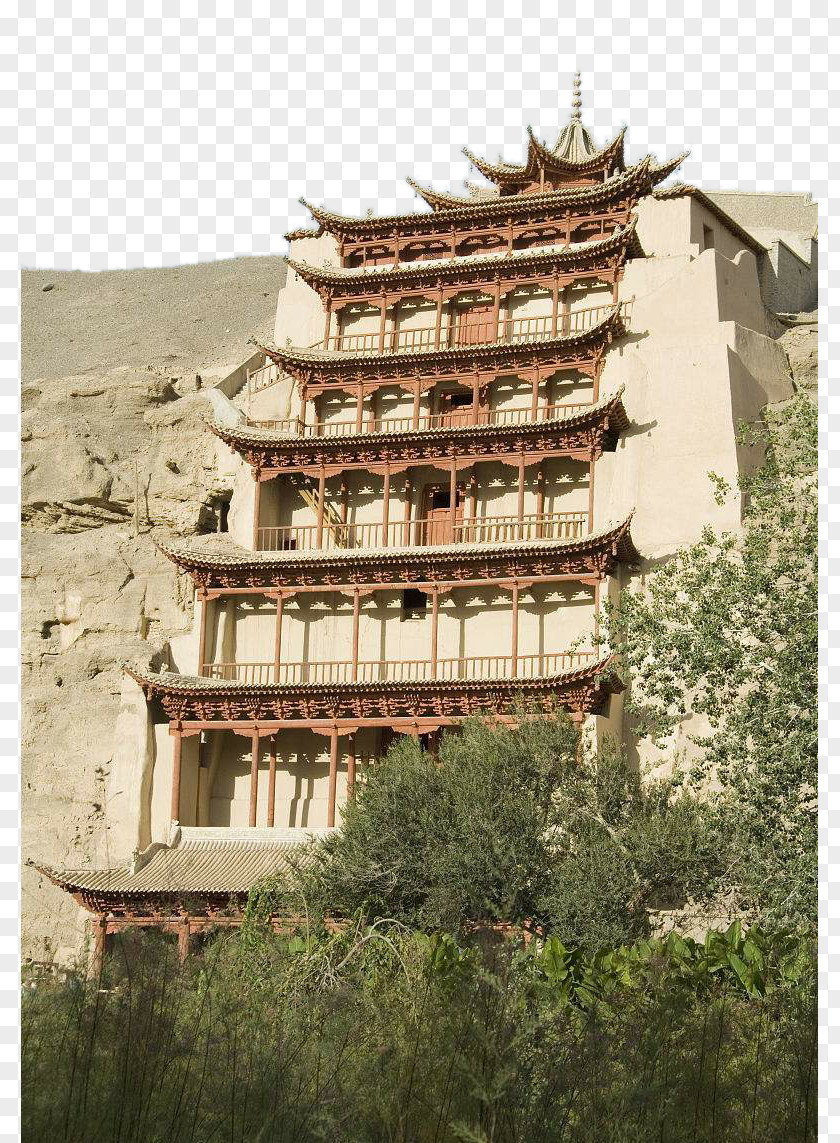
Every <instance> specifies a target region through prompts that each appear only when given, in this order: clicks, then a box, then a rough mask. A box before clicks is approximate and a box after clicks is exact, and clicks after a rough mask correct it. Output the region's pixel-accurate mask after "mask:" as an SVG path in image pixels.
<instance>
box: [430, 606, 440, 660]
mask: <svg viewBox="0 0 840 1143" xmlns="http://www.w3.org/2000/svg"><path fill="white" fill-rule="evenodd" d="M439 594H440V592H439V590H438V587H437V584H435V586H434V587H433V588H432V655H431V665H432V670H431V677H432V678H433V679H435V678H437V661H438V603H439V599H438V596H439Z"/></svg>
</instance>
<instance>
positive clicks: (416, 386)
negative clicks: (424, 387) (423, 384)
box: [411, 326, 440, 432]
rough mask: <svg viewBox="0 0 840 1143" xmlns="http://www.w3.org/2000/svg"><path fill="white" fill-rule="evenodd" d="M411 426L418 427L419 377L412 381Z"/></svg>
mask: <svg viewBox="0 0 840 1143" xmlns="http://www.w3.org/2000/svg"><path fill="white" fill-rule="evenodd" d="M437 340H438V341H440V326H438V331H437ZM411 427H412V428H413V429H414V431H415V432H417V430H418V429H419V428H420V378H419V377H418V378H417V380H416V381H415V382H414V407H413V409H412V410H411Z"/></svg>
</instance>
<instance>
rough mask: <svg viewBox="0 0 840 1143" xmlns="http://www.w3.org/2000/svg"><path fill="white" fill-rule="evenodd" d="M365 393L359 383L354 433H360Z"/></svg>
mask: <svg viewBox="0 0 840 1143" xmlns="http://www.w3.org/2000/svg"><path fill="white" fill-rule="evenodd" d="M364 407H365V391H364V389H363V388H362V385H361V382H359V391H358V392H357V393H356V432H357V433H360V432H361V431H362V417H363V416H364Z"/></svg>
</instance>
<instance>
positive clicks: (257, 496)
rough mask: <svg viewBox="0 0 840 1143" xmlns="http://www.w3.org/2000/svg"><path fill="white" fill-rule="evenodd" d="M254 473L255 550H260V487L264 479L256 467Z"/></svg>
mask: <svg viewBox="0 0 840 1143" xmlns="http://www.w3.org/2000/svg"><path fill="white" fill-rule="evenodd" d="M253 473H254V551H255V552H258V551H259V550H260V489H261V488H262V481H261V480H260V470H259V469H258V468H255V469H254V470H253Z"/></svg>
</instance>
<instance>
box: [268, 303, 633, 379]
mask: <svg viewBox="0 0 840 1143" xmlns="http://www.w3.org/2000/svg"><path fill="white" fill-rule="evenodd" d="M616 305H617V306H618V308H619V312H620V313H621V315H622V317H625V318H626V317H628V316H629V312H630V306H631V305H632V299H630V300H629V301H625V302H618V303H616V302H610V303H608V304H607V305H602V306H589V307H586V308H584V309H579V310H572V311H571V312H569V313H560V314H558V315H557V322H556V334H555V322H554V319H553V317H552V316H551V315H547V316H541V317H524V318H507V319H500V320H499V321H496V322H493V321H488V322H479V323H476V324H475V325H467V324H460V325H459V324H458V323H457V322H456V324H455V325H454V326H452V327H450V328H448V329H447V328H444V329H442V330H441V332H440V335H438V332H437V329H436V327H435V326H428V327H425V328H423V329H402V330H388V331H386V333H385V335H384V338H382V337H380V334H379V333H348V334H339V335H338V336H335V337H330V338H328V339H327V341H326V343H324V342H323V341H318V342H316V343H315V344H314V345H311V346H309V347H308V348H309V349H315V350H318V349H320V350H323V349H329V350H335V351H337V352H340V353H346V354H349V355H351V356H352V355H353V354H361V353H380V352H382V353H414V352H417V351H418V350H430V349H436V348H437V349H452V348H456V347H457V346H459V345H486V344H493V343H494V342H512V343H514V344H516V343H519V342H524V341H544V340H545V339H546V338H549V337H554V336H569V335H570V334H575V333H584V332H585V331H586V330H587V329H590V328H591V327H592V326H593V325H597V323H598V322H600V321H603V319H604V318H605V317H606V316H607V315H608V314H609V313H610V312H611V311H612V310H613V309H615V307H616ZM438 336H439V338H440V340H439V341H438ZM281 375H282V374H281V371H280V370H279V369H278V367H277V366H276V365H275V364H274V363H273V362H272V363H269V364H268V365H264V366H263V367H262V368H261V369H255V370H254V371H253V372H251V373H249V374H248V391H249V393H258V392H259V391H260V390H261V389H267V388H268V387H269V386H270V385H274V384H275V383H276V382H277V381H278V380H279V378H280V377H281Z"/></svg>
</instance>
